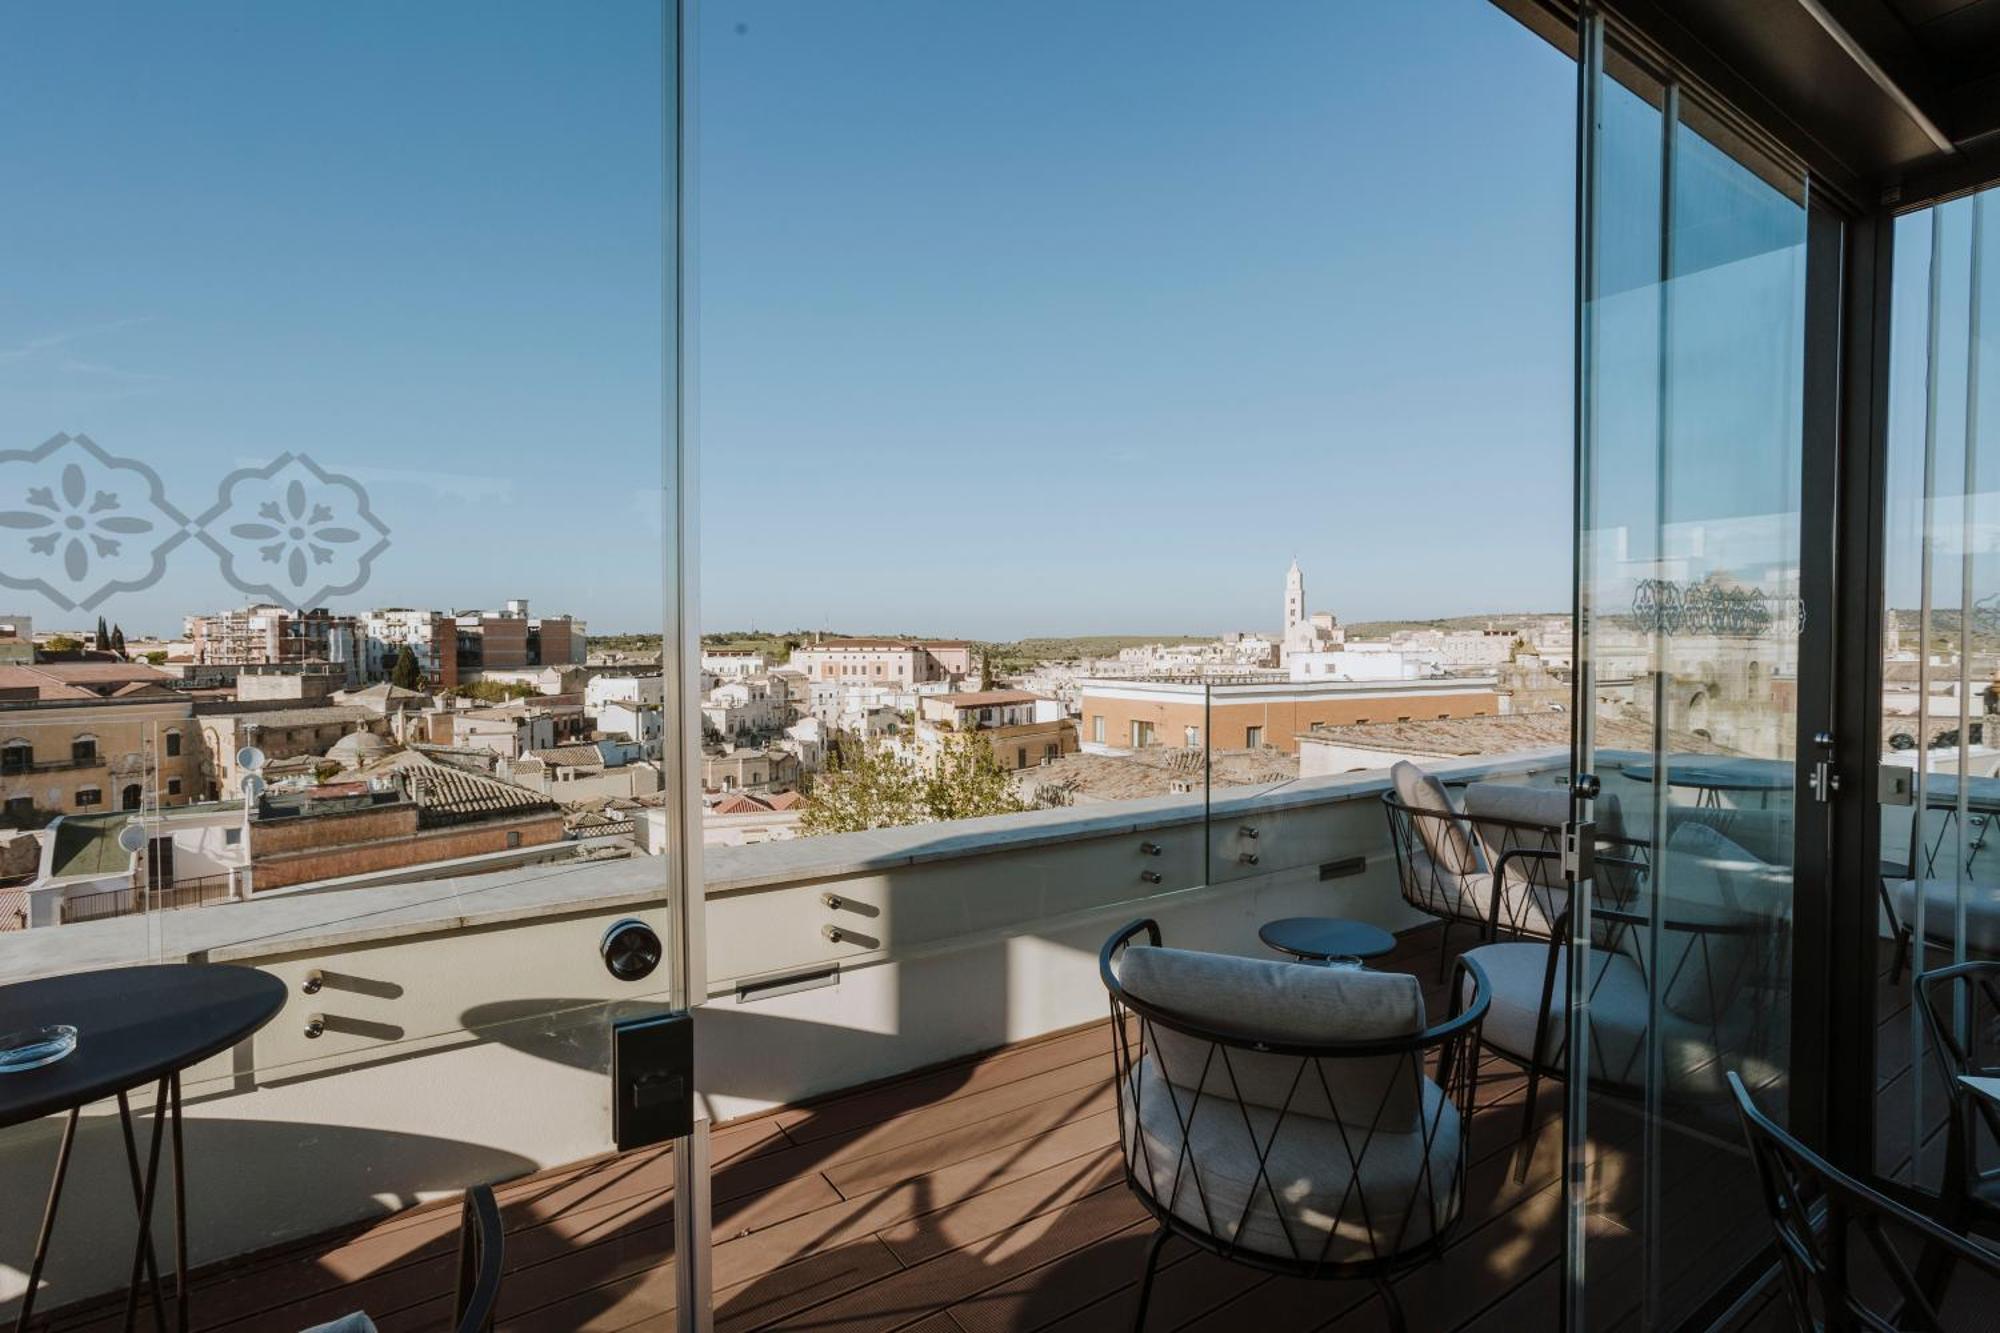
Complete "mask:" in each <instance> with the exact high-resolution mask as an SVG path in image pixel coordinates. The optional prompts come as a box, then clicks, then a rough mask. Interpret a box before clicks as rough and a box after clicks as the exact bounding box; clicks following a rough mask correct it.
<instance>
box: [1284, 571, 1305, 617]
mask: <svg viewBox="0 0 2000 1333" xmlns="http://www.w3.org/2000/svg"><path fill="white" fill-rule="evenodd" d="M1305 620H1306V576H1305V571H1303V570H1301V569H1300V568H1299V558H1298V557H1297V556H1293V557H1292V568H1291V572H1290V573H1288V574H1286V575H1285V633H1286V635H1287V636H1289V635H1290V634H1291V632H1292V629H1293V627H1295V626H1298V625H1303V624H1304V623H1305Z"/></svg>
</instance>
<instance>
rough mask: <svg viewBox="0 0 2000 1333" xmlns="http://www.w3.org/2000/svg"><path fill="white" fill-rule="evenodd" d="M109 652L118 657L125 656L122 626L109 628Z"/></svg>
mask: <svg viewBox="0 0 2000 1333" xmlns="http://www.w3.org/2000/svg"><path fill="white" fill-rule="evenodd" d="M111 651H112V652H114V653H117V654H118V655H119V656H120V657H123V656H125V627H124V626H123V625H113V626H112V627H111Z"/></svg>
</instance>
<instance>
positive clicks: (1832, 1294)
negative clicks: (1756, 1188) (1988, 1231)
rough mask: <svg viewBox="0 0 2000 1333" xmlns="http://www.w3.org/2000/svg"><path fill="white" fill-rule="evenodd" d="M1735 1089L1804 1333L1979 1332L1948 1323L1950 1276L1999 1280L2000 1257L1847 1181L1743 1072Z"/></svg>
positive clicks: (1961, 1323)
mask: <svg viewBox="0 0 2000 1333" xmlns="http://www.w3.org/2000/svg"><path fill="white" fill-rule="evenodd" d="M1729 1088H1730V1091H1731V1092H1732V1093H1733V1094H1734V1096H1735V1099H1736V1111H1737V1115H1738V1116H1739V1117H1740V1118H1741V1120H1742V1123H1743V1137H1744V1138H1745V1139H1746V1140H1747V1141H1748V1142H1749V1145H1750V1155H1751V1157H1752V1158H1753V1159H1754V1160H1755V1162H1756V1163H1757V1178H1758V1182H1759V1184H1760V1185H1761V1186H1762V1189H1763V1194H1764V1207H1765V1210H1766V1211H1767V1212H1768V1213H1769V1214H1770V1217H1771V1226H1772V1228H1773V1229H1774V1230H1775V1231H1776V1232H1777V1241H1778V1257H1779V1260H1780V1263H1781V1265H1782V1268H1783V1272H1784V1277H1785V1293H1786V1295H1787V1296H1789V1297H1790V1299H1791V1304H1792V1314H1793V1317H1794V1318H1795V1319H1796V1320H1797V1323H1798V1327H1799V1328H1800V1329H1801V1330H1805V1331H1806V1333H1811V1331H1812V1330H1816V1329H1821V1328H1824V1329H1829V1330H1841V1331H1844V1330H1848V1329H1884V1330H1887V1329H1917V1330H1925V1331H1928V1333H1946V1330H1948V1329H1964V1328H1969V1327H1971V1326H1972V1325H1970V1324H1968V1323H1966V1322H1964V1320H1962V1319H1961V1320H1958V1321H1957V1322H1954V1323H1951V1324H1947V1323H1946V1322H1945V1320H1946V1316H1945V1314H1944V1304H1945V1294H1946V1280H1947V1275H1948V1273H1949V1271H1950V1270H1951V1269H1953V1268H1955V1267H1956V1266H1957V1265H1959V1264H1966V1265H1969V1266H1970V1267H1972V1268H1974V1269H1975V1270H1977V1271H1979V1272H1983V1273H1985V1274H1987V1275H1988V1276H1990V1277H1993V1278H1996V1279H2000V1254H1996V1253H1995V1252H1993V1251H1991V1250H1988V1249H1985V1248H1984V1247H1982V1246H1979V1245H1975V1244H1973V1243H1972V1242H1971V1241H1969V1240H1967V1239H1965V1238H1964V1237H1963V1236H1959V1235H1956V1234H1954V1233H1953V1232H1951V1231H1949V1230H1947V1229H1946V1228H1944V1227H1942V1226H1940V1225H1938V1224H1937V1223H1936V1222H1934V1221H1932V1220H1931V1219H1930V1218H1928V1217H1925V1216H1923V1215H1922V1214H1921V1213H1917V1212H1913V1211H1912V1210H1910V1209H1908V1208H1905V1207H1904V1206H1903V1205H1901V1204H1899V1203H1897V1202H1896V1201H1895V1200H1893V1199H1891V1198H1889V1197H1888V1196H1886V1195H1883V1194H1880V1193H1878V1192H1876V1191H1875V1190H1872V1189H1870V1188H1868V1187H1867V1186H1866V1185H1864V1184H1862V1183H1861V1182H1860V1181H1858V1180H1855V1179H1854V1178H1853V1177H1851V1176H1848V1175H1846V1174H1844V1173H1842V1172H1841V1171H1840V1170H1839V1169H1838V1168H1836V1167H1835V1166H1834V1165H1833V1164H1832V1163H1830V1162H1828V1161H1826V1160H1825V1159H1824V1158H1822V1157H1820V1156H1819V1155H1818V1154H1817V1153H1815V1152H1813V1151H1812V1150H1811V1149H1810V1148H1808V1147H1806V1146H1805V1145H1804V1144H1803V1143H1800V1142H1799V1141H1798V1140H1797V1139H1795V1138H1793V1137H1792V1136H1791V1135H1790V1134H1788V1133H1786V1132H1785V1131H1784V1130H1783V1129H1782V1128H1780V1127H1779V1126H1778V1124H1777V1123H1776V1122H1775V1121H1773V1120H1772V1119H1771V1118H1770V1117H1769V1116H1766V1115H1765V1114H1764V1113H1763V1112H1762V1111H1759V1110H1758V1109H1757V1105H1756V1103H1755V1102H1753V1101H1751V1100H1750V1093H1749V1091H1748V1090H1747V1089H1745V1088H1744V1086H1743V1080H1742V1079H1740V1078H1738V1077H1737V1076H1736V1073H1735V1071H1734V1070H1732V1071H1730V1073H1729Z"/></svg>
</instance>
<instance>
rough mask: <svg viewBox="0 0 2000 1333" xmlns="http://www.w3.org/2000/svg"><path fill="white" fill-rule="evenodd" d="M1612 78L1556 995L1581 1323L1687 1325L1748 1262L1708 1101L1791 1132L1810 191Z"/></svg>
mask: <svg viewBox="0 0 2000 1333" xmlns="http://www.w3.org/2000/svg"><path fill="white" fill-rule="evenodd" d="M1616 69H1617V71H1618V72H1617V73H1616V74H1615V76H1614V75H1603V76H1601V77H1600V78H1599V79H1598V80H1597V83H1596V86H1595V88H1594V89H1593V100H1594V101H1595V103H1596V107H1595V116H1594V120H1593V124H1592V135H1593V144H1592V154H1593V157H1594V170H1595V179H1594V181H1593V189H1592V194H1591V200H1590V208H1589V216H1590V219H1591V223H1590V225H1591V234H1590V238H1589V239H1590V243H1591V250H1590V253H1591V255H1592V260H1593V265H1592V270H1591V272H1590V274H1589V276H1588V285H1587V290H1586V294H1585V299H1586V305H1585V310H1584V320H1585V329H1586V334H1585V337H1586V343H1585V346H1586V354H1587V362H1586V366H1585V371H1584V373H1585V376H1586V384H1585V402H1586V404H1587V407H1586V412H1585V418H1584V442H1585V443H1584V447H1585V451H1586V461H1585V463H1584V468H1585V476H1586V484H1585V505H1586V510H1587V516H1586V519H1585V522H1584V525H1583V530H1582V531H1581V532H1580V534H1579V541H1580V543H1581V544H1582V546H1581V550H1580V554H1579V565H1580V568H1581V570H1582V571H1583V580H1584V586H1583V588H1582V590H1581V592H1582V596H1583V604H1584V607H1585V617H1586V621H1587V623H1588V627H1589V636H1590V638H1589V646H1588V650H1587V654H1588V658H1589V660H1590V662H1591V667H1592V671H1593V674H1594V680H1593V682H1592V683H1593V687H1594V693H1595V696H1596V704H1597V710H1596V714H1595V716H1594V718H1593V719H1592V728H1593V737H1594V739H1593V745H1592V747H1591V748H1590V749H1589V750H1588V751H1586V752H1585V754H1584V760H1583V762H1585V763H1586V764H1587V766H1588V770H1589V771H1591V772H1593V773H1595V774H1597V775H1598V776H1599V778H1600V779H1601V781H1602V783H1603V792H1604V794H1603V795H1602V796H1601V797H1600V798H1599V799H1598V800H1597V801H1596V803H1595V805H1596V815H1595V818H1596V827H1597V832H1598V838H1599V846H1598V873H1597V877H1596V879H1595V881H1594V882H1593V885H1592V888H1593V893H1592V898H1591V902H1590V904H1589V906H1590V915H1589V917H1588V926H1587V929H1586V928H1585V926H1584V918H1583V917H1582V914H1581V913H1580V912H1579V913H1577V914H1575V916H1574V917H1573V920H1572V923H1571V928H1572V930H1573V931H1574V932H1575V934H1574V939H1575V943H1576V947H1575V948H1574V949H1573V951H1572V952H1573V953H1575V954H1576V955H1579V956H1587V957H1588V958H1589V960H1590V966H1589V968H1588V969H1578V971H1577V973H1576V974H1575V975H1574V976H1573V977H1571V978H1570V979H1569V983H1568V984H1569V986H1570V990H1569V995H1570V998H1571V1000H1572V1001H1578V1000H1587V1001H1588V1002H1589V1008H1588V1011H1587V1018H1586V1017H1585V1011H1583V1009H1582V1007H1581V1006H1580V1005H1579V1006H1577V1008H1576V1010H1575V1011H1574V1012H1573V1016H1572V1019H1571V1022H1570V1034H1569V1040H1570V1041H1571V1043H1572V1044H1573V1049H1582V1050H1585V1051H1587V1052H1588V1056H1587V1068H1588V1070H1589V1073H1590V1076H1591V1079H1592V1088H1591V1090H1590V1092H1589V1094H1588V1096H1587V1097H1585V1098H1583V1099H1582V1101H1581V1102H1579V1101H1578V1100H1577V1099H1575V1098H1573V1099H1572V1101H1571V1103H1570V1105H1571V1107H1572V1109H1573V1110H1580V1111H1581V1114H1580V1115H1578V1116H1577V1117H1576V1120H1575V1123H1573V1124H1572V1127H1571V1135H1572V1142H1573V1143H1576V1144H1578V1146H1579V1147H1580V1148H1582V1149H1583V1151H1584V1152H1585V1154H1586V1160H1587V1162H1588V1164H1589V1173H1590V1174H1589V1187H1588V1189H1587V1190H1586V1191H1584V1192H1583V1194H1582V1195H1581V1197H1580V1199H1579V1200H1578V1201H1577V1203H1576V1205H1575V1206H1576V1207H1577V1209H1578V1212H1579V1215H1580V1225H1578V1226H1577V1227H1576V1229H1574V1230H1573V1231H1572V1235H1575V1236H1580V1237H1582V1238H1583V1240H1582V1245H1583V1254H1582V1255H1581V1256H1580V1258H1579V1262H1578V1264H1577V1265H1576V1267H1574V1268H1573V1269H1572V1273H1573V1275H1574V1273H1576V1272H1582V1271H1588V1273H1589V1275H1590V1276H1589V1285H1588V1286H1587V1287H1586V1288H1584V1289H1583V1290H1582V1291H1581V1292H1580V1293H1579V1295H1580V1296H1581V1298H1582V1299H1583V1301H1584V1302H1585V1306H1584V1309H1585V1313H1586V1314H1587V1317H1588V1319H1589V1322H1590V1323H1591V1325H1592V1326H1596V1325H1597V1324H1598V1323H1599V1322H1600V1321H1602V1322H1604V1323H1605V1324H1609V1323H1611V1322H1613V1321H1614V1320H1616V1319H1619V1318H1623V1317H1626V1316H1628V1315H1630V1314H1632V1313H1634V1312H1638V1313H1640V1314H1641V1316H1642V1318H1643V1319H1644V1321H1646V1322H1648V1323H1653V1322H1658V1323H1662V1324H1672V1323H1674V1322H1676V1321H1678V1320H1680V1319H1682V1318H1685V1317H1687V1316H1688V1315H1690V1314H1691V1313H1692V1311H1693V1310H1694V1309H1695V1308H1696V1307H1697V1306H1698V1305H1699V1304H1700V1303H1701V1302H1702V1301H1704V1300H1706V1299H1708V1298H1709V1297H1710V1296H1711V1294H1712V1293H1713V1292H1714V1291H1715V1290H1716V1289H1717V1288H1718V1286H1720V1285H1721V1284H1722V1283H1724V1282H1725V1281H1726V1280H1727V1279H1728V1278H1729V1277H1730V1276H1731V1275H1732V1274H1733V1273H1734V1272H1735V1270H1736V1268H1737V1267H1738V1266H1739V1265H1740V1264H1741V1263H1742V1262H1743V1260H1744V1257H1745V1256H1746V1255H1748V1254H1750V1253H1753V1252H1754V1251H1755V1249H1756V1247H1757V1245H1758V1244H1761V1241H1762V1229H1763V1227H1764V1225H1765V1223H1764V1217H1763V1213H1762V1208H1761V1204H1760V1203H1759V1201H1758V1197H1757V1194H1756V1182H1755V1176H1754V1172H1753V1170H1752V1168H1751V1166H1750V1163H1749V1161H1748V1159H1747V1158H1745V1157H1744V1156H1743V1155H1742V1153H1741V1152H1740V1151H1739V1150H1738V1148H1737V1147H1736V1145H1735V1134H1734V1128H1733V1126H1734V1121H1733V1119H1732V1117H1733V1114H1734V1112H1733V1110H1732V1108H1731V1104H1730V1102H1729V1100H1728V1097H1727V1093H1726V1089H1725V1087H1724V1085H1723V1081H1722V1080H1723V1075H1724V1073H1725V1072H1728V1071H1735V1072H1737V1073H1739V1074H1741V1075H1742V1077H1743V1078H1744V1080H1745V1082H1746V1083H1747V1084H1748V1085H1749V1086H1750V1087H1751V1088H1752V1090H1753V1092H1754V1095H1755V1096H1756V1098H1757V1100H1758V1102H1759V1104H1760V1105H1761V1106H1762V1107H1763V1108H1764V1109H1765V1110H1767V1111H1768V1112H1770V1113H1771V1114H1773V1115H1775V1116H1778V1117H1780V1118H1782V1117H1783V1115H1784V1113H1785V1112H1784V1108H1785V1105H1786V1092H1787V1076H1788V1063H1789V1052H1790V1033H1789V1026H1788V1018H1789V1013H1790V1006H1791V1000H1790V992H1789V987H1790V980H1789V971H1790V968H1789V963H1790V945H1789V929H1788V927H1789V921H1790V916H1791V905H1792V875H1791V865H1792V846H1793V827H1792V826H1793V810H1794V806H1795V800H1796V794H1795V792H1794V790H1793V788H1794V783H1795V777H1794V759H1795V755H1796V745H1797V738H1796V735H1795V728H1796V720H1795V712H1796V700H1797V688H1796V686H1797V678H1798V633H1799V626H1800V623H1801V616H1802V610H1801V606H1800V601H1799V583H1798V578H1799V558H1800V557H1799V504H1800V500H1799V495H1800V485H1801V480H1802V459H1801V452H1800V451H1801V401H1802V390H1803V382H1802V371H1803V351H1802V324H1803V315H1804V290H1805V288H1804V258H1805V235H1806V231H1805V218H1806V214H1805V207H1804V203H1805V189H1804V182H1803V177H1802V176H1801V175H1800V174H1799V173H1798V172H1797V171H1796V170H1795V169H1791V168H1788V167H1786V166H1785V165H1783V164H1781V163H1779V162H1777V161H1775V160H1774V159H1773V158H1772V157H1771V156H1770V155H1769V154H1767V153H1765V152H1764V151H1762V150H1761V149H1760V148H1759V147H1758V146H1756V145H1752V144H1748V143H1745V142H1743V141H1742V140H1741V139H1740V138H1738V137H1737V136H1735V135H1733V134H1732V133H1731V132H1730V131H1729V130H1728V128H1727V126H1726V125H1725V124H1724V123H1723V122H1721V121H1719V120H1717V119H1715V118H1713V117H1710V116H1709V115H1707V114H1706V113H1705V111H1704V110H1703V109H1702V107H1701V106H1700V105H1698V104H1696V103H1694V102H1692V101H1691V100H1689V99H1688V98H1687V97H1686V96H1685V95H1684V90H1683V89H1681V88H1680V87H1679V86H1677V85H1675V84H1672V83H1670V82H1667V81H1664V80H1659V79H1653V78H1651V77H1650V76H1648V75H1646V74H1645V73H1643V71H1640V70H1638V69H1637V68H1636V67H1634V66H1633V65H1631V64H1629V63H1626V62H1624V61H1623V60H1622V58H1620V59H1619V62H1618V64H1617V65H1616ZM1696 1211H1699V1212H1700V1213H1701V1215H1702V1217H1703V1221H1702V1223H1701V1225H1699V1226H1689V1225H1687V1219H1688V1218H1689V1217H1691V1216H1692V1215H1693V1214H1694V1213H1695V1212H1696ZM1607 1269H1611V1270H1614V1271H1620V1272H1629V1273H1630V1274H1631V1275H1632V1277H1633V1278H1634V1279H1635V1280H1633V1281H1629V1282H1617V1281H1605V1280H1603V1278H1602V1276H1601V1275H1602V1274H1603V1273H1604V1272H1605V1271H1606V1270H1607Z"/></svg>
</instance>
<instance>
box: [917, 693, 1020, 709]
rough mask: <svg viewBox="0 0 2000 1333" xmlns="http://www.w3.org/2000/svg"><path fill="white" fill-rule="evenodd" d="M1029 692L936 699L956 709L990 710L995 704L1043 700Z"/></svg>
mask: <svg viewBox="0 0 2000 1333" xmlns="http://www.w3.org/2000/svg"><path fill="white" fill-rule="evenodd" d="M1041 697H1042V696H1041V695H1039V694H1031V693H1029V692H1028V691H1027V690H973V691H972V692H970V693H968V694H940V695H937V696H936V698H937V699H938V700H939V701H940V702H942V703H947V704H950V705H951V706H952V707H954V708H988V707H991V706H993V705H995V704H1031V703H1033V702H1035V700H1037V699H1039V698H1041Z"/></svg>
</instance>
